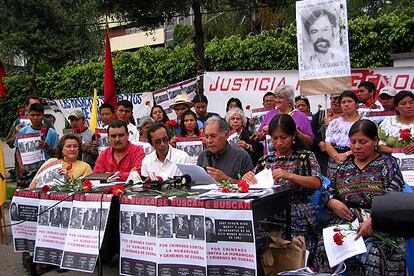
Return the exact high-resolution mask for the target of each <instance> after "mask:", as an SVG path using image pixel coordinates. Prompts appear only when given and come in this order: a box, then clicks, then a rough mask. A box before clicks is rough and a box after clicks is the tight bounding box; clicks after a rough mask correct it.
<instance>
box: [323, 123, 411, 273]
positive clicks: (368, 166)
mask: <svg viewBox="0 0 414 276" xmlns="http://www.w3.org/2000/svg"><path fill="white" fill-rule="evenodd" d="M349 139H350V145H351V151H352V155H350V156H349V157H348V158H347V159H346V160H345V161H344V162H343V164H342V165H341V166H340V167H339V168H338V170H337V171H336V173H335V175H334V177H333V178H332V182H331V184H330V185H329V186H328V188H327V189H326V191H324V192H323V193H322V199H323V203H324V204H325V206H326V207H327V209H328V210H330V211H331V212H332V217H331V218H330V219H329V221H328V225H338V224H347V223H348V222H351V221H354V220H355V219H358V220H359V221H360V222H362V220H363V217H362V216H361V214H363V213H364V212H369V211H370V209H371V203H372V198H373V197H375V196H378V195H382V194H384V193H385V192H386V191H402V190H403V188H404V181H403V177H402V174H401V171H400V169H399V167H398V164H397V161H396V160H395V159H394V158H393V157H392V156H390V155H385V154H380V153H378V152H377V151H376V146H377V144H378V136H377V127H376V125H375V123H373V122H372V121H370V120H366V119H364V120H360V121H357V122H356V123H354V124H353V125H352V127H351V129H350V131H349ZM369 238H370V239H369V240H366V241H365V242H369V246H367V250H368V253H367V254H366V255H363V257H361V255H359V256H357V257H352V258H350V259H348V260H346V261H345V264H346V268H347V269H346V272H347V275H405V261H404V256H403V255H402V254H401V252H396V251H395V250H393V248H391V247H390V246H385V245H384V244H381V241H379V240H377V239H375V237H369ZM395 241H397V243H398V244H400V245H404V241H403V240H402V239H395ZM316 261H317V263H318V264H319V265H320V268H319V272H322V271H330V269H329V266H328V262H327V259H326V255H325V250H324V246H323V243H322V242H320V243H319V245H318V254H317V260H316Z"/></svg>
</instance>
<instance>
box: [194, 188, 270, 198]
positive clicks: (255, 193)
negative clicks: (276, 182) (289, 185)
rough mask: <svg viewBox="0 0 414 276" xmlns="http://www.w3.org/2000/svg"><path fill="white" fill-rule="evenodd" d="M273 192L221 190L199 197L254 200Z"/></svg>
mask: <svg viewBox="0 0 414 276" xmlns="http://www.w3.org/2000/svg"><path fill="white" fill-rule="evenodd" d="M269 192H271V190H270V189H261V190H249V192H248V193H223V192H221V190H211V191H209V192H207V193H204V194H201V195H199V196H197V198H202V199H210V198H211V199H217V198H252V197H261V196H264V195H265V194H267V193H269Z"/></svg>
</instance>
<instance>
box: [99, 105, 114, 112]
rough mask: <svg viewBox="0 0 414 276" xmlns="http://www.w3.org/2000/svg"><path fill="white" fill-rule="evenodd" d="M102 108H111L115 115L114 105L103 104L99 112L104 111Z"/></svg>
mask: <svg viewBox="0 0 414 276" xmlns="http://www.w3.org/2000/svg"><path fill="white" fill-rule="evenodd" d="M102 108H109V109H110V110H111V113H112V114H113V113H115V108H114V106H113V105H112V104H109V103H103V104H102V105H101V106H100V107H99V111H101V110H102Z"/></svg>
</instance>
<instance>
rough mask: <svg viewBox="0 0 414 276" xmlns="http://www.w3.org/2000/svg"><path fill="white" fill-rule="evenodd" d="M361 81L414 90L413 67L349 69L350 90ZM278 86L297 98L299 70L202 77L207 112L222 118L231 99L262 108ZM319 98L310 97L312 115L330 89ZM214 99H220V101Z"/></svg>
mask: <svg viewBox="0 0 414 276" xmlns="http://www.w3.org/2000/svg"><path fill="white" fill-rule="evenodd" d="M363 81H371V82H373V83H374V84H375V85H376V89H377V91H378V90H380V89H381V88H382V87H384V86H387V85H388V86H391V87H393V88H394V89H395V90H398V91H400V90H411V91H412V90H414V66H407V67H394V68H392V67H389V68H387V67H385V68H375V69H352V81H351V87H349V88H352V90H353V91H357V87H358V85H359V84H360V83H361V82H363ZM280 85H291V86H293V87H294V88H295V90H296V92H295V96H298V95H299V89H300V86H299V77H298V71H296V70H291V71H282V70H281V71H234V72H228V71H223V72H206V73H205V74H204V81H203V89H204V95H205V96H206V97H207V98H208V111H209V112H215V113H218V114H220V115H221V116H225V114H226V103H227V101H228V100H229V99H230V98H239V99H240V100H241V102H242V103H243V105H246V104H249V105H250V106H251V109H256V108H262V107H263V105H262V102H263V96H264V95H265V94H266V93H267V92H273V91H274V90H275V88H276V87H278V86H280ZM318 92H319V94H320V95H318V96H316V95H315V96H309V97H308V98H309V101H310V103H311V109H312V112H313V113H315V112H316V111H317V110H318V105H320V106H323V107H324V106H325V102H326V101H325V99H324V96H323V95H324V94H330V93H331V92H332V91H331V89H330V88H329V87H327V88H326V89H320V90H318ZM217 99H220V100H219V101H218V100H217Z"/></svg>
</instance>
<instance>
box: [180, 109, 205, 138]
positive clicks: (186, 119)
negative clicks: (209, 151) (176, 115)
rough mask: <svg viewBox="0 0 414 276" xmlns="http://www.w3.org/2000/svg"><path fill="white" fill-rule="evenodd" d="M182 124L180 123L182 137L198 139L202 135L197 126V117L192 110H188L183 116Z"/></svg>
mask: <svg viewBox="0 0 414 276" xmlns="http://www.w3.org/2000/svg"><path fill="white" fill-rule="evenodd" d="M181 118H182V120H181V122H180V128H181V132H180V133H181V135H180V136H181V137H198V136H199V134H200V130H199V129H198V126H197V116H196V114H195V113H194V112H193V111H191V110H186V111H184V113H183V114H182V115H181Z"/></svg>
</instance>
